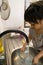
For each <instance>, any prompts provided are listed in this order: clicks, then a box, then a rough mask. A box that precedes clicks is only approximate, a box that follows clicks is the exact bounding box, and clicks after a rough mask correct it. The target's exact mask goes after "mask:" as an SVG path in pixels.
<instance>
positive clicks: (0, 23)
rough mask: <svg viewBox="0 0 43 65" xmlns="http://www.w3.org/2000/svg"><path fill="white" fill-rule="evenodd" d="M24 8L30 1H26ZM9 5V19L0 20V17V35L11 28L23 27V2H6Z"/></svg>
mask: <svg viewBox="0 0 43 65" xmlns="http://www.w3.org/2000/svg"><path fill="white" fill-rule="evenodd" d="M26 1H27V4H26V7H28V5H29V4H30V2H31V1H32V0H26ZM8 2H9V5H10V17H9V18H8V20H2V19H1V17H0V33H1V32H3V31H4V30H7V29H11V28H18V27H19V26H22V27H24V3H25V0H8Z"/></svg>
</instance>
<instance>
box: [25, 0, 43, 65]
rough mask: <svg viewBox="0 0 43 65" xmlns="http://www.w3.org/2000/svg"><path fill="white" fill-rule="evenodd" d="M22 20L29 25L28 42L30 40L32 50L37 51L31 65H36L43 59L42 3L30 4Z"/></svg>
mask: <svg viewBox="0 0 43 65" xmlns="http://www.w3.org/2000/svg"><path fill="white" fill-rule="evenodd" d="M24 19H25V21H27V22H28V23H30V24H31V27H30V30H29V32H30V34H29V40H31V39H32V42H33V46H34V48H35V49H36V50H37V51H39V53H38V54H37V55H36V56H35V57H34V58H33V64H37V63H38V61H39V59H40V58H41V57H43V1H37V2H34V3H32V4H30V6H29V7H28V8H27V9H26V11H25V14H24ZM24 46H25V45H24ZM24 48H25V47H24Z"/></svg>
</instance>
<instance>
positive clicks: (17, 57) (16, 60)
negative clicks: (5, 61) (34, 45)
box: [12, 46, 31, 65]
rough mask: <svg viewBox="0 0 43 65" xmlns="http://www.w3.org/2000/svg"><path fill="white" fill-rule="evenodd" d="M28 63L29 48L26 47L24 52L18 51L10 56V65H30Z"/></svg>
mask: <svg viewBox="0 0 43 65" xmlns="http://www.w3.org/2000/svg"><path fill="white" fill-rule="evenodd" d="M29 62H31V61H30V58H29V46H26V49H25V50H24V52H22V51H21V50H20V49H18V50H15V52H14V53H13V54H12V65H30V64H29Z"/></svg>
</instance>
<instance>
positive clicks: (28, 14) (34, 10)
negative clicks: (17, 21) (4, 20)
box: [24, 1, 43, 23]
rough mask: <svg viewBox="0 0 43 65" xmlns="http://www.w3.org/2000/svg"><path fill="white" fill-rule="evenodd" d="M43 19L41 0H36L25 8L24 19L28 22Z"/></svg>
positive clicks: (42, 3)
mask: <svg viewBox="0 0 43 65" xmlns="http://www.w3.org/2000/svg"><path fill="white" fill-rule="evenodd" d="M41 19H43V1H37V2H34V3H32V4H30V6H29V7H28V8H27V9H26V11H25V13H24V20H25V21H28V22H29V23H38V22H37V20H41Z"/></svg>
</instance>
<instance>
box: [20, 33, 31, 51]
mask: <svg viewBox="0 0 43 65" xmlns="http://www.w3.org/2000/svg"><path fill="white" fill-rule="evenodd" d="M28 39H29V41H30V40H31V39H32V37H31V35H30V34H29V36H28ZM22 43H23V47H22V48H21V51H24V50H25V48H26V45H27V43H26V41H25V40H24V39H22ZM28 44H29V43H28Z"/></svg>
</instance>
